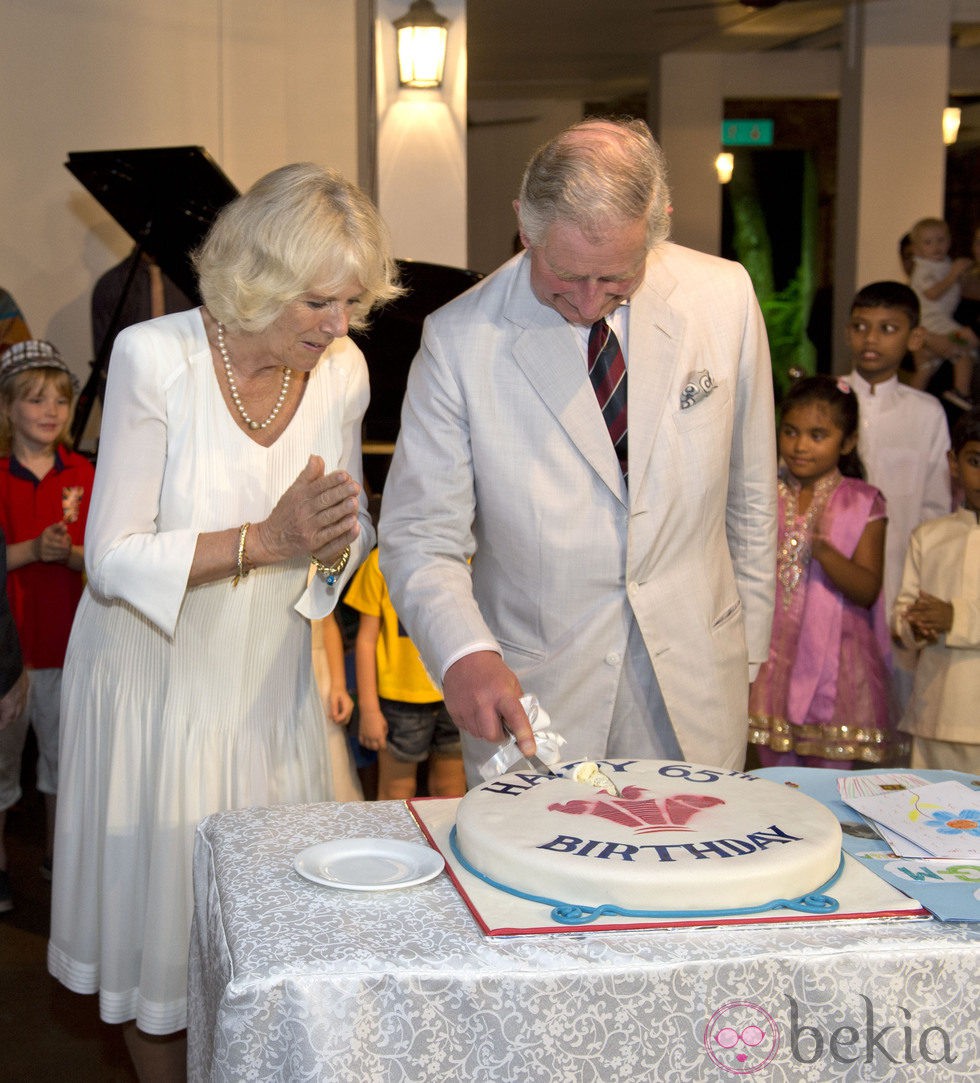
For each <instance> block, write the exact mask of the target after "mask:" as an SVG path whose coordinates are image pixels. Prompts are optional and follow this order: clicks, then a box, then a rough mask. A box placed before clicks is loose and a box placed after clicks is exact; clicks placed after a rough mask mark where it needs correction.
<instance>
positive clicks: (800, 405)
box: [749, 376, 893, 769]
mask: <svg viewBox="0 0 980 1083" xmlns="http://www.w3.org/2000/svg"><path fill="white" fill-rule="evenodd" d="M778 439H779V454H780V458H781V467H780V476H779V544H778V546H777V550H776V579H777V583H776V609H775V613H774V616H773V626H772V639H771V642H770V646H769V658H768V660H767V661H766V662H765V663H764V664H763V666H762V668H761V669H760V671H759V674H758V677H757V678H756V680H755V681H754V682H753V684H752V687H751V689H750V691H749V741H750V742H751V743H752V744H754V745H756V746H757V748H758V753H759V760H760V762H761V763H762V765H763V766H764V767H777V766H779V767H783V766H798V765H802V766H808V767H837V768H845V769H846V768H849V767H850V766H851V765H852V764H853V763H854V762H855V761H857V762H861V763H882V762H885V761H886V760H888V759H890V758H891V756H892V754H893V749H892V747H891V743H892V733H893V730H892V726H891V725H890V713H891V712H890V710H889V699H888V695H889V694H888V681H887V670H886V664H887V658H888V631H887V624H886V621H885V615H884V612H883V610H882V605H881V600H880V593H881V579H882V569H883V566H884V548H885V527H886V522H887V520H886V510H885V498H884V496H882V494H881V493H880V492H879V491H878V490H877V489H875V488H874V487H873V486H871V485H868V484H866V483H865V482H864V481H863V480H862V477H863V473H864V471H863V468H862V466H861V461H860V459H859V458H858V456H857V451H856V448H857V441H858V403H857V396H856V395H854V394H853V393H852V392H851V389H850V388H849V387H848V386H847V384H846V383H844V382H843V381H835V380H833V379H831V378H830V377H827V376H812V377H808V378H806V379H803V380H800V381H799V382H798V383H797V384H796V385H795V386H794V387H793V388H792V389H791V390H790V392H789V394H788V395H787V396H786V398H785V400H784V401H783V404H782V409H781V416H780V423H779V434H778Z"/></svg>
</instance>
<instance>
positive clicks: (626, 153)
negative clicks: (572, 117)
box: [517, 119, 670, 249]
mask: <svg viewBox="0 0 980 1083" xmlns="http://www.w3.org/2000/svg"><path fill="white" fill-rule="evenodd" d="M517 218H518V223H519V224H520V228H521V232H522V233H523V234H524V237H525V238H526V240H527V243H528V244H530V245H531V246H536V245H539V244H541V243H542V241H543V240H544V236H545V233H546V232H547V231H548V228H549V227H550V226H551V225H552V224H553V223H554V222H556V221H562V222H568V223H571V224H572V225H574V226H576V227H577V228H578V229H580V230H581V231H582V232H583V233H584V234H585V235H586V236H587V237H588V238H590V239H592V240H601V239H602V238H603V237H604V236H605V234H606V233H607V231H608V230H609V228H610V227H616V226H620V225H622V224H624V223H626V222H635V221H636V220H637V219H645V220H646V223H647V247H648V249H649V248H653V247H654V245H656V244H659V243H660V242H661V241H664V240H666V239H667V237H668V235H669V233H670V189H669V187H668V184H667V163H666V160H665V158H664V154H663V151H662V150H661V149H660V146H659V145H658V143H657V142H656V140H655V139H654V138H653V136H652V135H651V133H650V129H649V128H648V127H647V126H646V124H645V123H644V122H643V121H642V120H603V119H592V120H584V121H582V122H581V123H579V124H575V125H573V126H572V127H571V128H566V129H565V131H563V132H561V133H560V134H559V135H557V136H555V137H554V139H551V140H550V141H549V142H547V143H545V144H544V146H542V147H539V148H538V149H537V150H536V151H535V152H534V154H533V155H532V157H531V160H530V161H529V162H528V164H527V168H526V169H525V171H524V178H523V180H522V181H521V191H520V196H519V205H518V211H517Z"/></svg>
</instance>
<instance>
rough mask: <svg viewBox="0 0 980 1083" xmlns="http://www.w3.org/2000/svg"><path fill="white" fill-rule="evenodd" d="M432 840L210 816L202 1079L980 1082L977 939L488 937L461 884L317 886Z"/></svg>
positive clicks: (310, 820) (913, 929) (374, 812)
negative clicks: (349, 864)
mask: <svg viewBox="0 0 980 1083" xmlns="http://www.w3.org/2000/svg"><path fill="white" fill-rule="evenodd" d="M364 836H370V837H383V838H393V839H402V840H406V841H420V840H421V839H422V836H421V833H420V831H419V829H418V828H417V826H416V825H415V823H414V821H413V819H412V817H411V815H410V814H409V812H408V810H407V809H406V808H405V807H404V805H402V804H400V803H397V802H381V803H377V804H367V803H358V804H318V805H295V806H290V807H278V808H271V809H269V808H267V809H247V810H243V811H237V812H225V813H219V814H218V815H215V816H210V817H208V818H207V819H206V820H204V821H203V823H202V824H201V825H200V827H199V829H198V835H197V843H196V849H195V857H194V893H195V919H194V932H193V935H192V938H191V959H190V988H189V997H190V1003H189V1020H190V1022H189V1028H188V1039H189V1050H190V1054H189V1055H190V1074H191V1079H192V1080H195V1081H202V1080H214V1081H218V1080H221V1081H227V1083H232V1081H234V1083H240V1081H243V1080H256V1081H259V1083H267V1081H271V1080H283V1081H285V1080H289V1081H294V1080H335V1081H342V1083H372V1081H384V1083H389V1081H391V1083H394V1081H404V1083H422V1081H425V1083H430V1081H453V1083H457V1081H459V1083H463V1081H470V1080H473V1081H477V1080H479V1081H487V1083H490V1081H493V1083H501V1081H520V1083H525V1081H527V1083H530V1081H549V1083H557V1081H562V1083H564V1081H568V1083H589V1081H595V1083H600V1081H601V1083H610V1081H627V1080H629V1081H631V1083H633V1081H640V1080H650V1081H656V1083H661V1081H701V1080H736V1079H739V1078H749V1079H758V1080H765V1081H767V1083H769V1081H787V1083H799V1081H813V1083H826V1081H828V1080H838V1079H840V1080H886V1079H887V1080H889V1081H894V1080H922V1081H923V1083H935V1081H936V1080H944V1081H945V1080H960V1079H962V1080H974V1079H977V1078H980V1048H978V1045H980V1039H978V1027H977V1004H978V1003H980V929H978V927H977V926H976V925H966V924H960V925H952V924H942V923H939V922H937V921H933V920H925V921H918V920H917V921H908V920H897V921H877V920H874V921H860V922H850V923H845V922H828V923H821V924H813V925H788V926H786V925H784V926H774V925H769V926H728V927H724V928H715V929H676V930H664V929H659V930H653V931H646V932H614V933H589V932H582V933H581V934H577V933H576V934H569V933H563V934H560V935H557V936H526V937H514V938H499V937H498V938H488V937H484V935H483V934H482V933H481V932H480V930H479V928H478V927H477V925H476V923H475V921H474V920H473V918H472V917H471V915H470V913H469V911H468V910H467V908H466V906H465V905H464V904H463V902H462V901H461V899H460V898H459V896H458V894H457V892H456V890H455V888H454V887H453V884H452V883H451V881H450V880H449V879H448V877H447V876H446V875H445V874H442V875H440V876H438V877H437V878H436V879H434V880H430V881H429V882H428V883H425V884H420V885H418V886H415V887H411V888H405V889H403V890H396V891H378V892H350V891H341V890H337V889H334V888H330V887H325V886H320V885H318V884H314V883H310V882H309V881H307V880H305V879H304V878H302V877H301V876H300V875H299V874H298V873H296V872H295V871H294V870H293V859H294V857H295V856H296V854H297V853H299V851H301V850H303V849H304V848H305V847H307V846H309V845H312V844H313V843H318V842H324V841H328V840H331V839H342V838H358V837H364Z"/></svg>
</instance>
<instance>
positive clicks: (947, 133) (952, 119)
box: [943, 105, 962, 147]
mask: <svg viewBox="0 0 980 1083" xmlns="http://www.w3.org/2000/svg"><path fill="white" fill-rule="evenodd" d="M961 115H962V113H961V111H960V110H959V109H958V108H957V107H956V106H955V105H950V106H948V107H947V108H946V109H944V110H943V142H944V143H945V144H946V146H947V147H951V146H952V145H953V144H954V143H955V142H956V137H957V135H958V134H959V130H960V117H961Z"/></svg>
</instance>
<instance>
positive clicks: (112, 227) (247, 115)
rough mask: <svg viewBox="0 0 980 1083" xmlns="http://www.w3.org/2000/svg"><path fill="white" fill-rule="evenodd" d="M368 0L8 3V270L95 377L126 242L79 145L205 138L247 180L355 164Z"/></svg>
mask: <svg viewBox="0 0 980 1083" xmlns="http://www.w3.org/2000/svg"><path fill="white" fill-rule="evenodd" d="M366 4H367V0H0V147H2V148H3V153H2V156H0V207H2V208H3V219H2V228H0V283H2V285H3V286H4V287H5V288H6V289H8V290H10V292H11V293H12V294H13V295H14V297H15V298H16V299H17V301H18V303H19V304H20V306H21V308H22V309H23V310H24V314H25V316H26V317H27V319H28V322H29V324H30V327H31V330H32V332H33V334H34V335H35V336H37V337H41V338H49V339H51V340H52V341H53V342H55V344H56V345H57V346H58V347H59V348H60V349H61V350H62V352H63V353H64V355H65V358H66V360H68V361H69V362H70V363H71V364H72V365H73V367H74V368H76V370H77V371H78V373H79V375H80V376H84V375H85V374H86V373H87V371H88V365H89V362H90V360H91V357H92V345H91V326H90V317H89V303H90V296H91V290H92V286H93V285H94V283H95V281H96V279H97V278H98V276H99V275H100V274H101V273H102V272H103V271H104V270H106V269H107V268H108V267H110V266H111V265H112V264H113V263H115V262H116V261H117V260H119V259H120V258H122V257H123V256H124V255H125V254H126V253H127V252H128V251H129V249H130V247H131V241H130V240H129V238H128V237H127V236H126V234H125V233H123V231H122V230H121V229H120V228H119V227H118V226H117V225H116V224H115V222H114V221H113V220H112V218H111V217H110V216H109V215H108V214H107V213H106V212H105V211H103V210H102V209H101V208H100V207H99V205H98V204H97V203H96V201H95V200H94V199H93V198H92V197H91V196H90V195H89V194H88V193H87V192H86V191H85V189H84V188H83V187H82V186H81V185H80V184H79V183H78V181H76V180H75V179H74V177H72V176H71V174H70V173H69V172H68V171H67V170H66V169H65V168H64V162H65V161H66V156H67V153H68V151H79V150H106V149H115V148H127V147H157V146H184V145H200V146H203V147H205V148H206V149H207V150H208V151H209V153H210V154H211V156H212V157H213V158H215V160H216V161H217V162H218V164H219V165H220V166H221V167H222V168H223V169H224V171H225V172H226V173H227V174H228V176H229V177H230V178H231V180H232V181H233V182H234V183H235V184H236V185H237V186H238V187H240V188H243V187H246V186H248V185H249V184H251V183H252V182H253V181H254V180H255V179H257V178H258V177H259V176H261V175H262V174H263V173H265V172H267V171H268V170H269V169H271V168H274V167H275V166H278V165H282V164H283V163H284V162H287V161H295V160H298V159H311V160H314V161H319V162H322V163H323V164H325V165H331V166H334V167H335V168H337V169H339V170H341V172H343V173H345V174H346V175H347V176H349V177H351V178H352V179H357V173H358V160H359V159H358V129H359V106H362V100H361V97H360V95H361V94H362V93H363V87H359V86H358V82H357V79H356V77H355V70H354V65H355V58H356V56H357V54H358V42H356V41H355V33H356V32H357V31H356V28H357V27H358V26H361V27H362V30H361V33H366V32H368V31H366V30H364V29H363V27H364V26H366V25H367V24H366V22H365V21H364V18H363V11H364V9H365V7H366Z"/></svg>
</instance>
